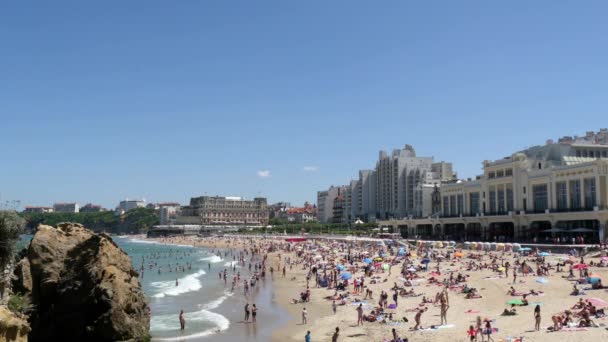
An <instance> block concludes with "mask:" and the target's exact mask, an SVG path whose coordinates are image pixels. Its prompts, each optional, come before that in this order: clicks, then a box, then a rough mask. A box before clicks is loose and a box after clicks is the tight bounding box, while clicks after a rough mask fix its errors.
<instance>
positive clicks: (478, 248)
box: [477, 242, 484, 251]
mask: <svg viewBox="0 0 608 342" xmlns="http://www.w3.org/2000/svg"><path fill="white" fill-rule="evenodd" d="M483 246H484V243H483V242H478V243H477V250H478V251H480V250H482V249H483Z"/></svg>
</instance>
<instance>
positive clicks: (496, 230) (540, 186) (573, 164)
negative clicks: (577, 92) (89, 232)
mask: <svg viewBox="0 0 608 342" xmlns="http://www.w3.org/2000/svg"><path fill="white" fill-rule="evenodd" d="M591 133H592V132H591ZM591 133H587V134H586V135H585V137H583V138H577V137H575V138H571V137H564V138H561V139H560V140H558V143H553V142H552V141H548V142H547V144H546V145H543V146H534V147H531V148H528V149H526V150H523V151H520V152H517V153H514V154H512V155H511V156H509V157H506V158H503V159H499V160H495V161H484V162H483V171H484V172H483V174H482V175H479V176H477V177H476V179H474V180H471V179H469V180H460V181H457V182H450V183H444V184H442V185H441V187H440V196H439V197H440V202H441V206H440V214H439V215H436V216H432V217H427V218H422V219H414V220H387V221H385V222H382V224H385V225H389V226H393V228H399V229H400V230H402V231H404V233H405V235H408V236H427V237H430V236H437V237H439V236H442V237H446V238H451V239H466V240H475V239H479V240H491V241H515V240H517V241H526V240H535V241H546V240H551V239H554V238H556V237H558V238H563V239H568V240H570V239H571V238H572V237H574V236H582V237H587V241H594V240H598V239H604V238H605V237H606V236H607V234H608V232H607V231H606V225H607V223H608V189H607V187H608V184H607V176H608V144H607V143H605V136H606V135H607V134H608V131H605V130H601V131H600V132H599V133H598V134H591Z"/></svg>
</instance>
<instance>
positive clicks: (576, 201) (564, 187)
mask: <svg viewBox="0 0 608 342" xmlns="http://www.w3.org/2000/svg"><path fill="white" fill-rule="evenodd" d="M524 189H525V187H524ZM596 192H597V189H596V184H595V178H586V179H584V180H583V184H582V187H581V181H580V180H571V181H569V182H557V183H555V198H556V204H557V205H556V207H557V210H568V209H570V210H579V209H588V210H591V209H593V207H595V206H597V199H596ZM524 194H525V190H524ZM484 195H485V193H484ZM488 197H489V198H488V204H489V208H488V213H490V214H495V213H496V214H505V213H507V212H509V211H513V210H514V199H513V188H512V186H511V184H506V185H505V186H504V187H503V186H498V187H495V186H491V187H490V188H489V191H488ZM484 198H485V196H484ZM583 199H584V207H583ZM442 200H443V214H444V215H445V216H456V215H460V214H469V215H476V214H479V213H481V212H485V205H484V208H483V210H482V208H481V206H480V204H481V199H480V193H479V192H472V193H470V194H469V201H468V204H469V210H468V213H465V212H464V196H463V195H462V194H458V195H450V196H443V199H442ZM532 200H533V210H534V211H535V212H544V211H545V210H546V209H549V207H550V206H549V190H548V185H547V184H536V185H533V186H532ZM523 209H524V210H527V208H526V204H525V199H524V208H523Z"/></svg>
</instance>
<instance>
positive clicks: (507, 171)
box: [505, 169, 513, 177]
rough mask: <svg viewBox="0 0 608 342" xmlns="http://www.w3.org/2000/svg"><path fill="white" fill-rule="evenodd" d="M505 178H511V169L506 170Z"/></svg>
mask: <svg viewBox="0 0 608 342" xmlns="http://www.w3.org/2000/svg"><path fill="white" fill-rule="evenodd" d="M505 176H507V177H510V176H513V169H506V170H505Z"/></svg>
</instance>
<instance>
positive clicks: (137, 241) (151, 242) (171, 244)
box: [129, 238, 192, 248]
mask: <svg viewBox="0 0 608 342" xmlns="http://www.w3.org/2000/svg"><path fill="white" fill-rule="evenodd" d="M129 241H130V242H134V243H147V244H152V245H162V246H174V247H186V248H192V246H188V245H180V244H177V243H166V242H161V241H154V240H140V239H137V238H132V239H129Z"/></svg>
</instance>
